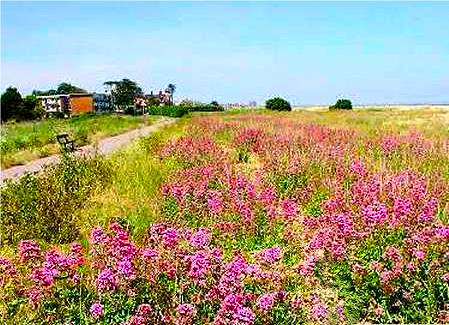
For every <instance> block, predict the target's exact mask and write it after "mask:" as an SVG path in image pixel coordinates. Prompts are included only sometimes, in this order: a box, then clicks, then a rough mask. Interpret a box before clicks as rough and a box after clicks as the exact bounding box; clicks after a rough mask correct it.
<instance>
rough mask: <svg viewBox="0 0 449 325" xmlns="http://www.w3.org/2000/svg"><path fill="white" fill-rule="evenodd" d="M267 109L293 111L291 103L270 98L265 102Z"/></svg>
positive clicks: (278, 98)
mask: <svg viewBox="0 0 449 325" xmlns="http://www.w3.org/2000/svg"><path fill="white" fill-rule="evenodd" d="M265 107H266V108H267V109H271V110H276V111H291V110H292V107H291V106H290V103H289V102H288V101H286V100H285V99H283V98H281V97H274V98H270V99H269V100H267V101H266V102H265Z"/></svg>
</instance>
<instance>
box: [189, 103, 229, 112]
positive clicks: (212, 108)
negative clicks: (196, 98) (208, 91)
mask: <svg viewBox="0 0 449 325" xmlns="http://www.w3.org/2000/svg"><path fill="white" fill-rule="evenodd" d="M189 111H191V112H222V111H224V108H223V106H220V105H219V104H218V103H217V104H216V105H215V104H212V103H211V104H199V105H193V106H192V107H189Z"/></svg>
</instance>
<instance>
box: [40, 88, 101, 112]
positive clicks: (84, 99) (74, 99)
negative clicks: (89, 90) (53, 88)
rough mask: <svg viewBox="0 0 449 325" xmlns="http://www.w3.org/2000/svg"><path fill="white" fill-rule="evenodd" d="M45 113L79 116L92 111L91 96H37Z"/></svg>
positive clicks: (81, 94)
mask: <svg viewBox="0 0 449 325" xmlns="http://www.w3.org/2000/svg"><path fill="white" fill-rule="evenodd" d="M37 99H38V100H40V103H41V105H42V108H43V109H44V110H45V112H46V113H61V114H69V115H71V114H80V113H88V112H92V111H93V110H94V105H93V95H92V94H84V93H79V94H68V95H65V94H64V95H63V94H61V95H52V96H37Z"/></svg>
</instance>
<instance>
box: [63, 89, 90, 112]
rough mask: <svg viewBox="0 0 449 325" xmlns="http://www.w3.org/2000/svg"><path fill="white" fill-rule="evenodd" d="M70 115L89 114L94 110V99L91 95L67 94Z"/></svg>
mask: <svg viewBox="0 0 449 325" xmlns="http://www.w3.org/2000/svg"><path fill="white" fill-rule="evenodd" d="M69 103H70V113H71V114H80V113H90V112H93V110H94V98H93V95H92V94H81V93H80V94H69Z"/></svg>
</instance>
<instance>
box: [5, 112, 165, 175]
mask: <svg viewBox="0 0 449 325" xmlns="http://www.w3.org/2000/svg"><path fill="white" fill-rule="evenodd" d="M156 119H157V117H153V116H152V117H146V116H145V117H143V116H127V115H115V114H103V115H94V114H84V115H79V116H74V117H72V118H70V119H54V118H51V119H46V120H42V121H36V122H20V123H6V124H3V125H2V126H1V139H0V151H1V167H2V168H8V167H11V166H14V165H21V164H24V163H27V162H29V161H31V160H34V159H37V158H41V157H46V156H49V155H51V154H54V153H57V152H59V147H58V145H57V143H56V135H57V134H58V133H62V132H66V133H69V134H70V135H71V137H72V138H74V139H75V140H76V143H77V145H85V144H88V143H94V142H95V141H98V140H99V139H102V138H105V137H108V136H112V135H116V134H119V133H122V132H125V131H126V130H130V129H134V128H138V127H141V126H144V125H146V124H148V123H152V122H153V121H155V120H156Z"/></svg>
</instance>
